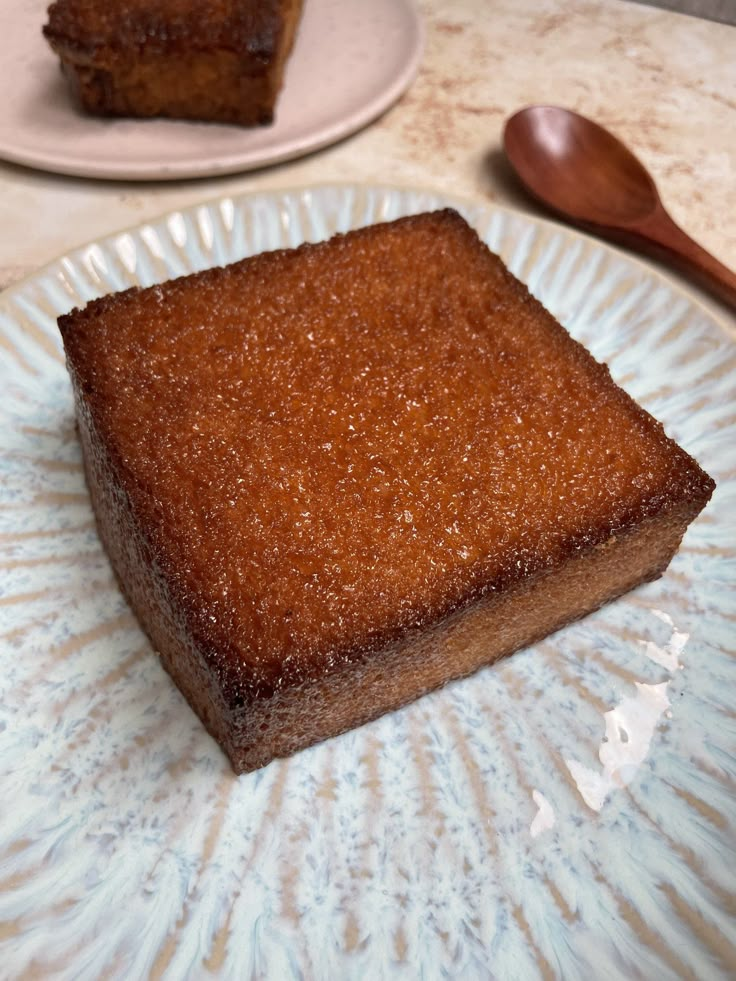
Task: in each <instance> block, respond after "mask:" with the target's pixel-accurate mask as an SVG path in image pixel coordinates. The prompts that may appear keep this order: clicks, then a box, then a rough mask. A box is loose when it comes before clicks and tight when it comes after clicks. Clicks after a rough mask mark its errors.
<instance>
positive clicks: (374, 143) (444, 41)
mask: <svg viewBox="0 0 736 981" xmlns="http://www.w3.org/2000/svg"><path fill="white" fill-rule="evenodd" d="M420 9H421V12H422V14H423V17H424V19H425V25H426V50H425V54H424V58H423V62H422V65H421V68H420V71H419V75H418V77H417V79H416V81H415V83H414V84H413V86H412V87H411V88H410V89H409V91H408V92H407V93H406V94H405V95H404V96H403V98H401V99H400V101H399V102H398V103H397V104H396V105H395V106H394V107H393V108H392V109H390V110H389V111H388V112H387V113H386V114H384V115H383V116H382V117H381V118H380V119H379V120H378V121H376V122H374V123H373V124H372V125H370V126H368V127H367V128H366V129H364V130H362V131H361V132H359V133H357V134H356V135H354V136H352V137H350V138H348V139H346V140H343V141H342V142H340V143H338V144H337V145H335V146H332V147H330V148H328V149H326V150H322V151H319V152H317V153H313V154H311V155H309V156H306V157H303V158H302V159H299V160H295V161H292V162H289V163H285V164H282V165H277V166H272V167H268V168H264V169H263V170H260V171H255V172H249V173H243V174H239V175H235V176H230V177H221V178H216V179H202V180H189V181H178V182H172V183H122V182H108V181H92V180H86V179H77V178H70V177H63V176H58V175H54V174H50V173H43V172H40V171H33V170H30V169H25V168H23V167H19V166H15V165H12V164H8V163H2V162H0V215H2V226H3V235H2V240H1V241H0V286H7V285H9V284H10V283H12V282H14V281H16V280H18V279H20V278H22V277H23V276H24V275H26V274H28V273H30V272H32V271H33V270H34V269H36V268H37V267H39V266H41V265H43V264H44V263H46V262H47V261H49V260H51V259H52V258H54V257H55V256H57V255H59V254H60V253H63V252H65V251H66V250H68V249H70V248H71V247H73V246H76V245H80V244H82V243H84V242H85V241H88V240H90V239H94V238H97V237H98V236H101V235H104V234H107V233H110V232H113V231H115V230H116V229H118V228H123V227H126V226H130V225H133V224H137V223H139V222H141V221H143V220H146V219H148V218H151V217H153V216H156V215H159V214H161V213H163V212H166V211H169V210H171V209H174V208H177V207H181V206H186V205H189V204H192V203H194V202H197V201H199V200H206V199H211V198H214V197H218V196H220V195H224V194H237V193H241V192H245V191H248V190H261V189H272V188H286V187H295V186H299V185H304V184H315V183H322V182H330V181H336V180H340V181H345V180H350V181H358V182H359V181H365V182H374V183H377V182H379V183H380V182H383V183H397V184H401V185H409V186H417V187H422V188H433V189H437V190H442V191H446V192H450V193H453V194H461V195H465V196H471V197H478V198H481V199H486V200H490V201H496V202H498V203H500V204H503V205H506V206H510V207H512V208H517V209H520V210H522V211H529V212H534V213H541V212H539V211H538V210H537V209H536V208H535V206H534V205H533V204H531V203H530V202H529V200H528V199H527V198H526V197H525V196H524V195H523V194H522V193H521V192H520V190H519V188H518V186H517V185H516V184H515V182H514V180H513V178H512V176H511V175H510V173H509V171H508V168H507V165H506V163H505V160H504V157H503V155H502V152H501V132H502V127H503V122H504V120H505V119H506V118H507V117H508V116H509V115H510V114H511V113H513V112H514V111H515V110H516V109H518V108H520V107H521V106H524V105H527V104H529V103H534V102H547V103H555V104H559V105H563V106H568V107H570V108H574V109H576V110H578V111H580V112H583V113H584V114H586V115H588V116H591V117H593V118H594V119H596V120H598V121H599V122H601V123H602V124H603V125H604V126H607V127H609V128H610V129H612V130H613V131H614V132H615V133H616V134H617V135H618V136H619V137H621V138H622V139H623V140H624V141H626V142H627V143H628V144H629V145H630V146H631V147H632V149H633V150H634V151H635V152H636V153H637V154H638V155H639V156H640V158H641V159H642V161H643V162H644V163H645V164H646V165H647V166H648V167H649V168H650V169H651V171H652V173H653V175H654V177H655V179H656V181H657V184H658V186H659V189H660V192H661V194H662V197H663V199H664V202H665V204H666V206H667V207H668V209H669V210H670V211H671V213H672V215H673V217H674V218H675V219H676V220H677V221H679V222H680V223H681V224H682V225H683V226H684V227H685V229H686V230H687V231H688V232H689V233H690V234H691V235H692V236H693V237H694V238H696V239H697V240H699V241H700V242H701V244H702V245H704V246H705V247H706V248H707V249H709V250H710V251H711V252H713V253H714V254H715V255H716V256H717V257H718V258H719V259H720V260H721V261H722V262H724V263H726V264H727V265H730V266H731V267H736V225H734V223H733V222H732V221H727V220H724V216H727V215H729V214H731V212H732V211H733V203H734V200H736V140H735V139H734V133H735V132H736V61H735V60H734V53H735V52H736V27H728V26H725V25H723V24H717V23H714V22H711V21H706V20H700V19H695V18H693V17H688V16H685V15H682V14H676V13H672V12H669V11H665V10H661V9H657V8H654V7H649V6H643V5H641V4H639V3H634V2H629V0H614V2H612V0H524V3H519V2H518V0H455V2H454V3H453V4H451V5H448V4H446V3H443V2H442V0H420ZM671 275H672V276H673V277H674V278H677V274H676V273H671ZM682 282H683V284H684V280H682ZM698 295H699V296H700V298H701V299H704V294H698ZM704 302H706V304H707V305H708V306H709V308H710V309H711V310H712V311H715V312H716V313H717V314H718V315H719V316H720V317H721V319H725V320H726V321H727V322H729V323H730V324H731V325H736V320H734V318H733V316H732V315H731V314H730V313H729V312H728V311H727V310H726V308H725V307H723V306H721V305H719V304H718V303H716V302H715V301H711V300H710V299H707V298H705V299H704Z"/></svg>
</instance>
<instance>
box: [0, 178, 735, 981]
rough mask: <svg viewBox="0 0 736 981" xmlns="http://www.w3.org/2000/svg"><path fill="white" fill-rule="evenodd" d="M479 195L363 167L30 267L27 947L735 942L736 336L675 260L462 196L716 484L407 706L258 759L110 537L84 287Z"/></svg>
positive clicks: (12, 804)
mask: <svg viewBox="0 0 736 981" xmlns="http://www.w3.org/2000/svg"><path fill="white" fill-rule="evenodd" d="M447 203H451V204H452V203H453V202H452V201H448V199H446V198H444V197H440V196H438V195H433V194H426V193H418V192H412V191H400V190H396V189H393V190H392V189H381V188H362V189H361V188H357V187H349V186H346V187H333V188H315V189H311V190H301V191H296V192H292V193H282V194H260V195H254V196H247V197H242V198H238V199H229V198H228V199H225V200H220V201H216V202H214V203H211V204H205V205H202V206H201V207H196V208H192V209H191V210H188V211H184V212H177V213H175V214H172V215H170V216H168V217H166V218H164V219H162V220H160V221H157V222H154V223H151V224H147V225H144V226H142V227H140V228H138V229H135V230H133V231H129V232H124V233H122V234H120V235H115V236H112V237H110V238H107V239H105V240H103V241H100V242H97V243H95V244H92V245H88V246H85V247H84V248H81V249H78V250H76V251H75V252H72V253H70V254H69V255H67V256H65V257H63V258H62V259H59V260H58V261H57V262H55V263H53V264H52V265H50V266H48V267H47V268H46V269H44V270H42V271H41V272H39V273H38V274H37V275H35V276H33V277H32V278H31V279H29V280H27V281H26V282H25V283H22V284H21V285H19V286H17V287H15V288H14V289H12V290H9V291H8V292H7V293H6V294H4V295H3V297H2V300H1V303H0V354H1V355H2V376H1V378H0V384H1V385H2V392H3V398H2V400H0V413H1V418H0V432H2V434H3V442H4V452H3V455H2V458H1V463H0V465H1V467H2V469H1V471H0V474H1V476H2V485H1V486H2V491H1V504H2V510H1V511H0V522H1V523H0V550H1V551H0V568H2V576H1V578H0V634H1V635H2V638H3V640H2V648H0V662H1V663H0V773H1V776H0V862H2V870H1V872H0V965H2V967H0V974H3V976H8V977H18V976H23V975H24V972H30V974H32V975H34V976H43V977H60V978H75V979H84V978H89V979H93V978H99V977H103V976H104V977H114V978H126V979H127V978H142V977H148V976H153V977H166V978H171V979H179V978H185V977H187V978H200V977H203V976H207V971H212V972H214V973H215V974H219V976H221V977H228V978H251V977H259V978H260V977H264V978H277V979H286V978H297V977H299V978H301V977H308V978H341V979H345V978H356V979H363V978H372V979H373V978H382V977H393V976H396V977H412V978H414V977H424V978H439V977H447V978H453V979H454V978H487V977H490V976H495V977H498V978H503V979H507V978H514V979H516V978H523V979H527V978H535V977H543V978H551V977H564V978H565V979H576V978H580V979H589V978H592V977H596V978H606V979H609V978H622V979H624V978H625V979H631V978H638V977H643V978H657V979H660V978H670V977H697V978H700V979H705V978H716V977H726V976H728V975H729V973H730V971H731V969H732V968H733V965H734V960H733V958H734V953H735V952H736V921H735V919H734V916H733V911H734V905H733V904H734V893H735V892H736V881H735V872H734V860H733V858H734V845H735V843H736V842H735V840H734V820H735V818H734V815H735V814H736V808H734V786H735V777H736V762H735V760H734V747H735V746H736V740H735V739H734V736H735V734H736V711H735V710H734V692H735V691H736V658H734V629H733V628H734V613H735V609H734V600H733V591H732V590H733V585H734V562H735V558H736V549H735V547H734V521H733V518H734V504H735V503H736V449H735V442H736V441H734V438H733V423H734V421H735V419H736V395H735V392H734V378H736V345H734V343H733V341H732V340H731V339H730V338H729V337H728V336H727V334H726V332H725V331H724V330H723V329H722V328H721V327H720V326H719V325H718V323H716V322H715V321H713V320H712V319H710V317H709V316H708V314H707V313H706V312H705V311H704V310H703V309H702V308H700V307H699V306H698V305H696V304H695V303H693V302H692V301H691V300H689V299H688V297H687V296H686V295H684V294H681V293H680V292H679V291H678V290H676V289H675V288H673V287H672V286H671V285H670V284H668V283H667V282H666V281H665V280H663V279H661V278H659V277H657V276H655V275H653V274H651V273H650V272H649V271H647V270H646V268H645V267H644V266H642V265H639V264H638V263H636V262H634V261H631V260H629V259H628V258H626V257H624V256H622V255H621V254H619V253H617V252H614V251H612V250H610V249H608V248H605V247H604V246H602V245H600V244H598V243H596V242H595V241H593V240H590V239H587V238H585V237H583V236H580V235H577V234H575V233H573V232H570V231H566V230H564V229H561V228H558V227H556V226H554V225H551V224H546V223H542V222H539V221H536V220H534V219H532V218H529V217H526V216H522V215H518V214H514V213H511V212H507V211H502V210H499V209H495V208H491V207H489V206H487V205H482V204H473V203H467V202H465V203H463V202H459V203H458V202H455V204H456V206H457V207H458V208H459V209H460V210H461V211H462V212H463V213H464V214H465V216H466V217H467V218H468V219H469V220H470V221H471V222H472V223H473V224H474V225H475V227H476V228H477V229H478V231H479V232H480V234H481V235H482V236H483V238H484V239H485V240H486V241H487V242H488V243H489V245H490V246H491V247H492V248H494V249H496V250H497V251H500V253H501V254H502V255H503V256H504V257H505V259H506V260H507V262H508V263H509V264H510V266H511V268H512V269H513V270H514V271H515V272H516V273H517V274H519V275H520V276H521V277H522V278H524V279H525V280H526V281H527V282H528V283H529V284H530V286H531V288H532V290H533V291H534V292H535V293H537V294H538V295H539V296H540V297H541V299H542V300H543V301H544V302H546V303H547V304H548V305H549V306H550V307H551V308H552V310H553V311H554V312H555V313H556V314H557V315H558V316H559V317H560V318H561V319H562V321H563V322H564V323H565V324H566V325H567V326H568V328H569V329H570V330H571V332H572V333H573V334H574V335H575V336H576V337H578V338H580V339H581V340H582V341H584V342H585V343H586V344H587V345H588V346H589V347H590V348H591V349H592V350H593V352H594V354H595V355H596V356H597V357H599V358H602V359H605V360H606V361H608V362H609V364H610V366H611V370H612V372H613V375H614V377H615V378H616V379H617V380H618V381H619V382H621V383H622V384H623V385H624V386H625V387H626V388H627V389H628V390H629V391H630V392H631V394H632V395H634V396H635V397H636V398H638V399H639V400H640V401H641V402H642V403H643V404H644V405H645V406H646V407H647V408H648V409H650V410H651V411H652V412H653V413H654V414H655V415H657V416H658V417H659V418H660V419H662V420H663V421H664V423H665V425H666V427H667V429H668V431H669V432H670V433H671V434H672V435H673V436H675V437H676V438H677V439H678V440H679V441H680V442H681V443H682V444H683V445H684V446H685V447H686V448H687V449H688V450H689V451H690V452H692V453H693V454H694V455H695V456H696V457H697V458H698V459H699V460H700V461H701V463H702V464H703V465H704V467H705V468H706V469H707V470H709V471H710V473H711V474H712V475H713V476H714V477H715V478H716V480H717V481H718V489H717V491H716V493H715V495H714V497H713V500H712V502H711V504H710V505H709V507H708V508H707V510H706V512H705V513H704V514H703V515H702V516H701V517H700V518H699V519H698V520H697V522H696V523H695V524H694V525H693V526H692V528H691V529H690V531H689V532H688V534H687V536H686V539H685V542H684V544H683V547H682V549H681V551H680V552H679V554H678V555H677V557H676V558H675V560H674V562H673V563H672V565H671V567H670V569H669V570H668V572H667V573H666V575H665V576H664V577H663V578H662V579H661V580H659V581H658V582H656V583H652V584H650V585H647V586H645V587H643V588H641V589H638V590H636V591H635V592H634V593H632V594H630V595H628V596H626V597H624V598H623V599H621V600H619V601H618V602H616V603H614V604H613V605H610V606H608V607H606V608H605V609H603V610H601V611H600V612H598V613H596V614H594V615H592V616H590V617H588V618H587V619H586V620H584V621H582V622H581V623H578V624H575V625H573V626H571V627H569V628H567V629H566V630H564V631H561V632H559V633H557V634H555V635H554V636H552V637H550V638H549V639H548V640H546V641H545V642H544V643H541V644H539V645H537V646H535V647H534V648H531V649H529V650H527V651H525V652H521V653H519V654H517V655H515V656H514V657H512V658H510V659H508V660H507V661H505V662H503V663H501V664H498V665H496V666H495V667H494V668H491V669H487V670H484V671H481V672H480V673H478V674H477V675H475V676H474V677H473V678H470V679H468V680H466V681H462V682H459V683H456V684H453V685H450V686H448V687H447V688H445V689H444V690H442V691H440V692H437V693H435V694H433V695H430V696H428V697H426V698H424V699H422V700H421V701H419V702H417V703H415V704H414V705H411V706H409V707H408V708H406V709H404V710H402V711H400V712H396V713H394V714H392V715H389V716H386V717H384V718H383V719H380V720H379V721H377V722H375V723H372V724H371V725H367V726H364V727H363V728H361V729H359V730H357V731H354V732H351V733H348V734H346V735H344V736H341V737H339V738H337V739H333V740H331V741H329V742H327V743H324V744H322V745H319V746H316V747H314V748H313V749H310V750H308V751H306V752H303V753H301V754H299V755H297V756H295V757H293V758H291V759H288V760H284V761H277V762H275V763H273V764H271V765H270V766H269V767H267V768H265V769H264V770H261V771H260V772H257V773H253V774H251V775H248V776H244V777H241V778H239V779H238V778H235V777H234V776H233V775H232V773H231V772H230V770H229V767H228V764H227V762H226V760H225V758H224V757H223V756H222V754H221V753H220V751H219V749H218V748H217V746H216V745H215V744H214V743H213V741H212V740H211V739H210V737H209V736H207V734H206V733H205V731H204V730H203V729H202V727H201V726H200V724H199V722H198V721H197V719H196V718H195V716H194V715H193V713H192V712H191V711H190V710H189V708H188V707H187V706H186V704H185V703H184V701H183V699H182V698H181V696H180V695H179V694H178V692H177V691H176V689H175V688H174V687H173V685H172V683H171V681H170V680H169V678H168V676H167V675H166V674H165V673H164V672H163V670H162V669H161V668H160V666H159V663H158V661H157V659H156V657H155V656H154V654H153V653H152V651H151V649H150V647H149V645H148V643H147V641H146V639H145V637H144V636H143V634H142V633H141V632H140V630H139V629H138V627H137V625H136V622H135V621H134V619H133V617H132V615H131V614H130V613H129V611H128V609H127V608H126V605H125V602H124V601H123V599H122V598H121V595H120V592H119V590H118V588H117V586H116V584H115V580H114V579H113V576H112V574H111V572H110V568H109V566H108V562H107V559H106V557H105V555H104V553H103V551H102V549H101V547H100V545H99V543H98V540H97V536H96V534H95V529H94V524H93V520H92V513H91V510H90V505H89V500H88V496H87V492H86V489H85V484H84V479H83V476H82V468H81V458H80V450H79V446H78V443H77V439H76V436H75V431H74V419H73V410H72V400H71V392H70V386H69V382H68V379H67V375H66V371H65V368H64V364H63V359H62V355H61V350H60V343H59V339H58V337H57V332H56V329H55V317H56V316H57V315H58V314H59V313H61V312H63V311H66V310H68V309H69V308H70V307H72V306H73V305H75V304H80V303H84V302H85V301H86V300H89V299H90V298H91V297H93V296H97V295H98V294H101V293H105V292H108V291H110V290H117V289H120V288H121V287H125V286H128V285H130V284H133V283H143V284H150V283H153V282H155V281H157V280H161V279H163V278H166V277H169V276H172V275H175V274H179V273H184V272H189V271H190V270H195V269H200V268H202V267H204V266H206V265H208V264H212V263H222V262H226V261H228V260H231V259H235V258H237V257H240V256H243V255H246V254H250V253H253V252H256V251H260V250H263V249H268V248H273V247H275V246H284V245H295V244H297V243H299V242H301V241H302V240H304V239H320V238H324V237H325V236H328V235H330V234H332V233H333V232H335V231H336V230H345V229H348V228H351V227H355V226H357V225H362V224H366V223H369V222H373V221H375V220H381V219H388V218H393V217H395V216H398V215H401V214H406V213H410V212H416V211H420V210H425V209H431V208H435V207H439V206H443V205H445V204H447ZM34 972H35V974H34Z"/></svg>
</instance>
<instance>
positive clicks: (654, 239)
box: [633, 206, 736, 309]
mask: <svg viewBox="0 0 736 981" xmlns="http://www.w3.org/2000/svg"><path fill="white" fill-rule="evenodd" d="M633 231H634V232H635V234H636V233H638V234H639V235H640V236H642V237H643V238H644V239H647V240H648V241H649V242H650V243H651V245H652V247H651V248H649V249H648V250H647V251H649V252H650V253H651V254H652V255H655V256H656V257H657V258H660V259H664V260H665V261H666V262H670V263H672V265H674V266H677V268H679V269H680V270H681V271H682V272H684V273H685V274H686V275H688V276H690V277H691V278H692V279H693V280H695V282H697V283H698V284H699V285H700V286H702V287H703V288H704V289H706V290H708V291H709V292H710V293H713V294H714V295H715V296H717V297H718V298H719V299H720V300H722V301H723V302H724V303H727V304H728V305H729V306H731V307H733V308H735V309H736V273H734V272H733V271H732V270H731V269H729V268H728V267H727V266H724V265H723V263H722V262H719V261H718V259H716V258H715V256H712V255H711V254H710V252H707V251H706V250H705V249H704V248H703V247H702V246H701V245H698V243H697V242H696V241H694V239H692V238H690V236H689V235H688V234H687V233H686V232H684V231H683V230H682V229H681V228H680V226H679V225H678V224H677V223H676V222H675V221H674V220H673V219H672V218H671V217H670V216H669V214H668V213H667V212H666V211H665V209H664V208H663V207H662V206H660V207H659V208H658V209H657V210H656V211H655V212H654V213H653V214H652V215H650V216H649V217H648V218H647V219H645V220H644V221H643V222H641V223H640V224H639V225H638V226H637V227H636V228H635V229H633ZM639 246H640V248H642V249H646V246H645V244H644V243H643V242H641V241H640V242H639Z"/></svg>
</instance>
